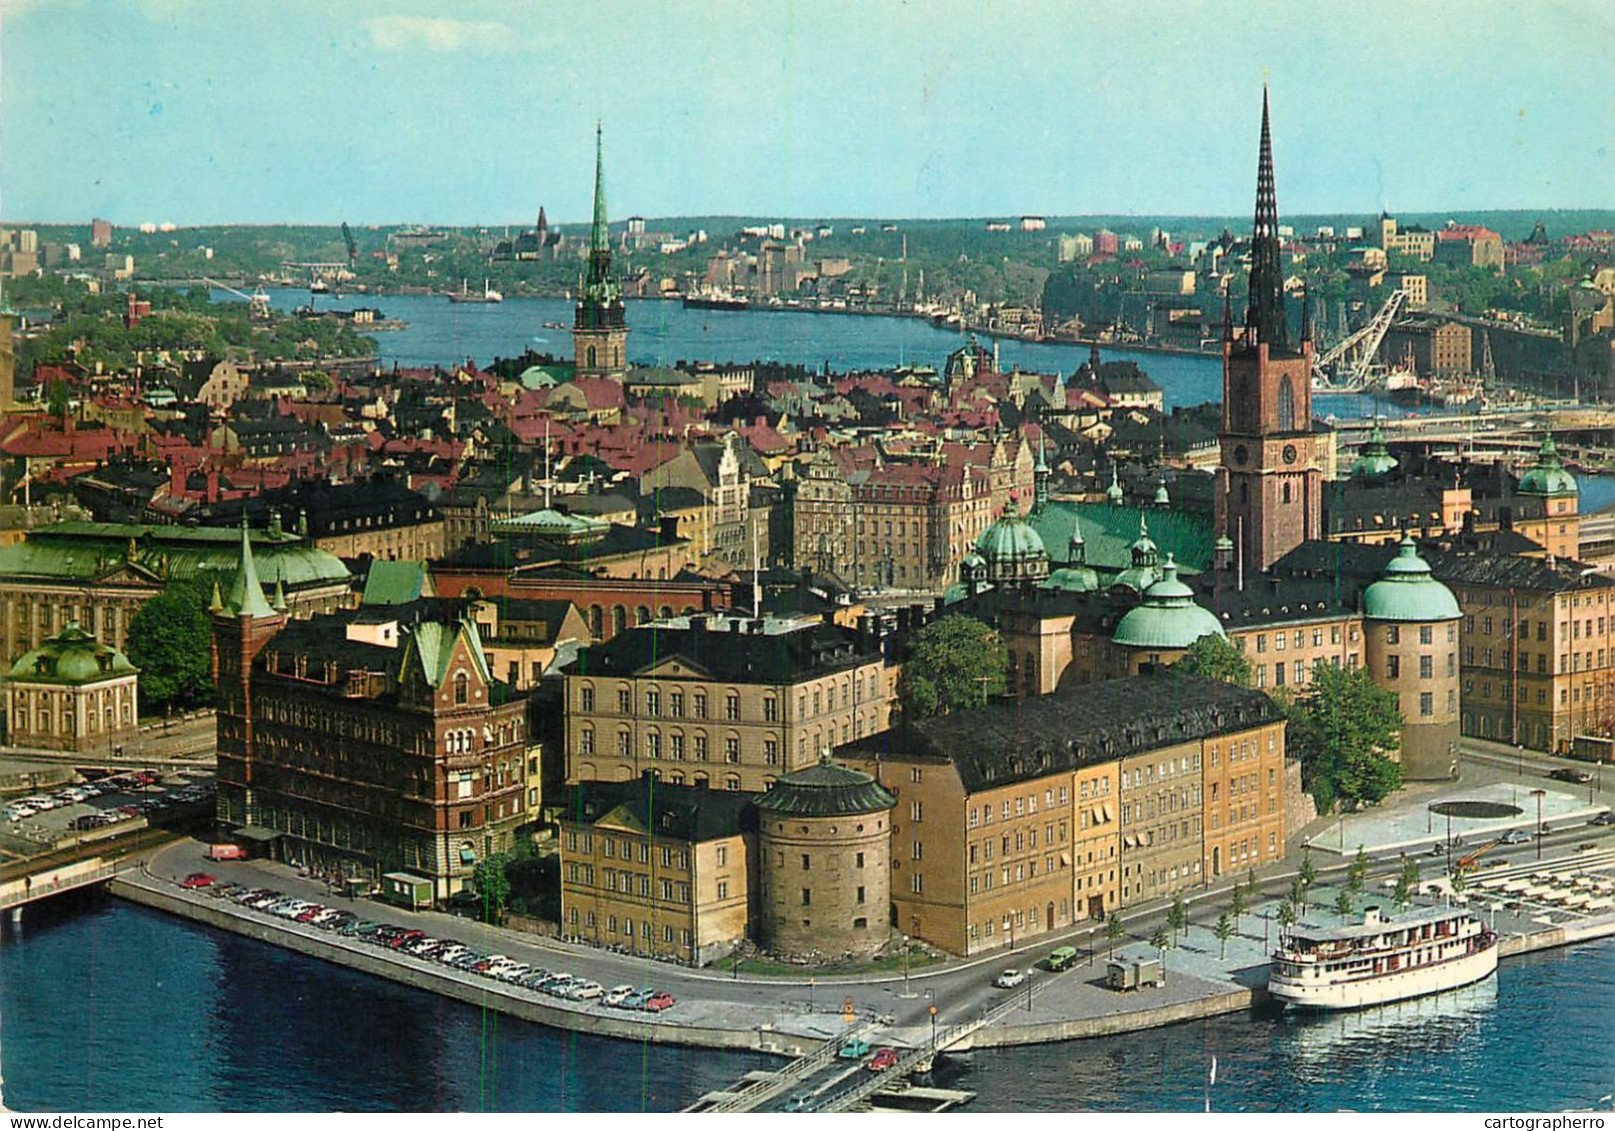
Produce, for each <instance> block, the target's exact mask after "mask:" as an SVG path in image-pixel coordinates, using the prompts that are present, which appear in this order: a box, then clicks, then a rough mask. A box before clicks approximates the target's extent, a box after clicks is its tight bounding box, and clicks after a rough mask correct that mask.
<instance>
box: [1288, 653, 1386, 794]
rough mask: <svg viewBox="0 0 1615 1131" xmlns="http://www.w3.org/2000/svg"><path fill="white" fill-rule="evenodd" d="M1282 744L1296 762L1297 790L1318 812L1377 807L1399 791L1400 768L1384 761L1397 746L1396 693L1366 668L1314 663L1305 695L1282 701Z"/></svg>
mask: <svg viewBox="0 0 1615 1131" xmlns="http://www.w3.org/2000/svg"><path fill="white" fill-rule="evenodd" d="M1282 705H1283V707H1284V711H1285V714H1286V716H1287V721H1288V724H1289V725H1288V728H1287V730H1286V735H1285V742H1286V744H1287V747H1288V751H1289V753H1290V754H1292V755H1294V756H1295V757H1297V758H1299V759H1300V761H1301V784H1302V786H1303V787H1304V788H1305V789H1306V790H1307V792H1308V793H1310V794H1312V797H1313V800H1315V801H1316V802H1317V803H1318V809H1319V810H1320V811H1327V810H1329V809H1331V808H1332V807H1333V806H1334V803H1335V800H1336V799H1337V798H1340V799H1342V800H1345V801H1348V802H1352V803H1356V802H1378V801H1383V800H1384V799H1385V798H1386V797H1389V796H1390V795H1391V794H1392V793H1393V792H1395V791H1396V790H1397V789H1399V788H1400V787H1401V785H1402V768H1401V766H1400V765H1399V764H1397V763H1396V762H1393V761H1391V759H1390V758H1388V757H1386V754H1387V753H1388V752H1390V751H1394V750H1396V749H1397V748H1398V747H1399V746H1400V744H1401V733H1402V716H1401V714H1400V712H1399V711H1398V709H1397V699H1396V693H1395V692H1393V691H1386V690H1385V689H1384V688H1381V687H1380V686H1378V685H1377V684H1376V683H1375V682H1374V680H1373V677H1372V676H1370V675H1369V674H1368V669H1367V668H1337V667H1335V666H1334V665H1333V664H1326V663H1323V662H1321V661H1320V662H1319V663H1317V664H1315V665H1314V666H1313V669H1312V684H1311V686H1310V687H1308V688H1307V690H1306V691H1305V692H1303V693H1302V694H1300V695H1297V696H1294V697H1293V698H1290V699H1288V700H1285V701H1283V704H1282Z"/></svg>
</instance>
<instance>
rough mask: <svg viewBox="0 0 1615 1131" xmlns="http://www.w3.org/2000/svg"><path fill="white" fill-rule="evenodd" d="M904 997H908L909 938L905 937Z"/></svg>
mask: <svg viewBox="0 0 1615 1131" xmlns="http://www.w3.org/2000/svg"><path fill="white" fill-rule="evenodd" d="M903 996H904V997H908V996H909V992H908V936H907V935H904V936H903Z"/></svg>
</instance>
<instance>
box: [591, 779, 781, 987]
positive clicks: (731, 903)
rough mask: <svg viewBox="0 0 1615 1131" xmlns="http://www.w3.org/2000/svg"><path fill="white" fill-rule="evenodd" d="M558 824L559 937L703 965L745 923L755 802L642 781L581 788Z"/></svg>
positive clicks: (727, 949)
mask: <svg viewBox="0 0 1615 1131" xmlns="http://www.w3.org/2000/svg"><path fill="white" fill-rule="evenodd" d="M570 794H571V796H570V797H569V798H568V801H567V805H566V811H565V813H564V814H563V815H562V817H561V924H562V934H563V935H566V936H567V937H569V938H575V939H578V940H580V941H583V942H589V943H593V944H595V945H597V946H620V947H624V948H626V949H627V950H629V951H630V952H632V953H634V954H646V955H657V956H660V957H668V958H677V959H680V960H682V961H686V962H695V963H697V964H705V963H708V962H711V961H713V960H714V959H716V958H719V957H722V956H723V955H726V954H729V953H731V952H732V951H733V950H734V949H735V947H737V946H738V945H740V943H741V942H742V941H743V940H745V939H746V938H747V937H748V935H749V933H750V927H751V922H752V891H753V888H752V884H751V881H750V877H751V876H752V875H753V873H754V869H755V866H756V861H755V856H756V833H755V830H756V811H755V809H754V808H753V807H752V802H753V801H754V800H755V798H754V797H753V796H752V795H750V794H744V793H725V792H722V791H713V790H708V789H706V788H704V787H699V786H678V785H668V784H665V783H663V782H661V781H659V780H657V779H656V777H655V776H654V775H653V774H651V773H646V774H645V775H644V776H643V777H640V778H636V779H635V780H633V781H628V782H583V783H581V784H578V785H575V786H573V787H572V789H571V791H570Z"/></svg>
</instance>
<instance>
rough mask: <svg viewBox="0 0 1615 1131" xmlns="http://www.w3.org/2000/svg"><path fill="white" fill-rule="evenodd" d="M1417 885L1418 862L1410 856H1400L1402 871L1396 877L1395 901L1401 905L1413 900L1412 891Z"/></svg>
mask: <svg viewBox="0 0 1615 1131" xmlns="http://www.w3.org/2000/svg"><path fill="white" fill-rule="evenodd" d="M1418 886H1419V862H1418V861H1417V860H1415V859H1413V858H1412V857H1411V856H1405V857H1403V858H1402V871H1401V873H1400V874H1398V875H1397V877H1396V902H1397V903H1398V904H1401V905H1403V906H1406V905H1407V904H1408V903H1410V902H1412V900H1413V892H1414V890H1415V889H1416V888H1417V887H1418Z"/></svg>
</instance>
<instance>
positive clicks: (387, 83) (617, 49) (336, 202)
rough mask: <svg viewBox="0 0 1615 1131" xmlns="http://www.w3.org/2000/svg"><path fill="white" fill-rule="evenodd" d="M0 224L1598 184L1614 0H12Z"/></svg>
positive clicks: (967, 212)
mask: <svg viewBox="0 0 1615 1131" xmlns="http://www.w3.org/2000/svg"><path fill="white" fill-rule="evenodd" d="M0 8H3V16H0V19H3V24H0V65H3V70H0V216H3V217H4V218H5V219H8V220H25V219H31V220H46V221H48V220H61V221H66V220H72V221H84V220H87V219H88V218H89V217H90V216H91V215H92V214H93V215H103V216H107V217H109V218H111V219H113V220H115V221H117V222H119V223H125V224H132V223H139V222H141V221H144V220H153V221H158V222H161V221H164V220H172V221H174V222H176V223H180V224H198V223H214V222H225V221H251V222H266V221H277V220H289V221H305V222H322V223H335V222H337V221H338V220H342V219H348V220H351V221H353V222H356V223H360V222H364V223H375V222H395V221H408V220H420V221H430V222H436V223H449V224H463V223H473V222H484V223H506V222H522V221H529V222H530V219H531V217H532V216H533V215H534V214H535V213H536V211H537V209H538V206H539V204H540V203H543V204H545V205H547V206H548V209H549V213H550V215H551V217H553V218H555V219H557V220H559V221H568V220H573V221H575V220H578V219H581V218H583V217H585V216H586V215H587V213H588V208H589V192H590V177H591V174H592V171H593V169H592V157H593V154H592V152H591V149H592V145H593V141H594V136H593V123H594V120H595V119H596V118H603V119H604V121H605V138H606V179H607V190H608V201H609V204H610V207H611V212H612V214H613V215H614V216H616V217H622V216H625V215H628V214H629V213H631V212H638V213H642V214H644V215H647V216H666V215H677V214H684V215H693V214H753V215H780V216H792V217H801V218H813V217H819V216H824V217H832V216H848V215H882V216H901V217H917V216H986V215H1000V214H1002V215H1010V214H1018V213H1023V212H1030V213H1048V214H1083V213H1101V212H1105V213H1119V212H1135V213H1180V214H1212V215H1217V214H1242V213H1244V212H1247V211H1248V210H1249V208H1250V205H1251V200H1252V196H1253V183H1254V165H1255V149H1256V134H1257V125H1258V114H1259V109H1260V96H1261V82H1262V74H1263V70H1264V68H1266V69H1267V71H1268V72H1269V74H1270V78H1271V82H1272V89H1273V119H1274V121H1273V124H1274V148H1275V153H1276V160H1277V163H1278V187H1279V207H1280V209H1281V211H1282V212H1284V213H1286V214H1291V215H1294V214H1298V213H1303V212H1337V211H1339V212H1359V211H1360V212H1370V211H1373V210H1377V209H1378V208H1380V207H1381V206H1382V205H1388V206H1389V207H1391V208H1392V209H1393V210H1401V211H1407V212H1414V211H1447V212H1450V213H1452V214H1461V213H1462V212H1463V211H1465V210H1476V209H1485V208H1518V207H1529V208H1545V207H1612V206H1615V191H1612V190H1615V166H1612V164H1611V160H1610V155H1609V153H1608V152H1607V150H1606V148H1605V147H1606V145H1608V144H1609V143H1610V142H1611V140H1612V139H1615V80H1612V78H1611V74H1612V71H1611V69H1610V62H1609V61H1610V59H1611V58H1612V57H1615V4H1612V3H1610V0H1509V2H1498V0H1446V2H1424V0H1394V2H1387V0H1351V2H1349V3H1314V2H1294V3H1281V2H1277V0H1239V2H1230V3H1209V2H1206V3H1197V2H1194V0H1175V2H1171V3H1161V2H1151V0H1105V2H1102V3H1101V2H1092V0H1082V2H1068V3H1055V2H1052V0H1026V2H1022V3H1007V2H999V3H992V2H988V0H974V2H958V0H936V2H930V3H920V2H914V3H907V4H902V3H896V2H891V0H865V2H863V3H840V2H835V0H798V2H795V3H769V2H766V0H711V2H705V3H703V2H701V0H682V2H677V3H663V2H660V0H638V2H618V0H569V2H566V3H543V2H539V0H522V2H499V0H481V2H478V0H455V2H453V3H449V2H446V0H437V2H425V0H259V2H253V3H247V2H241V3H237V2H234V0H0Z"/></svg>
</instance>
